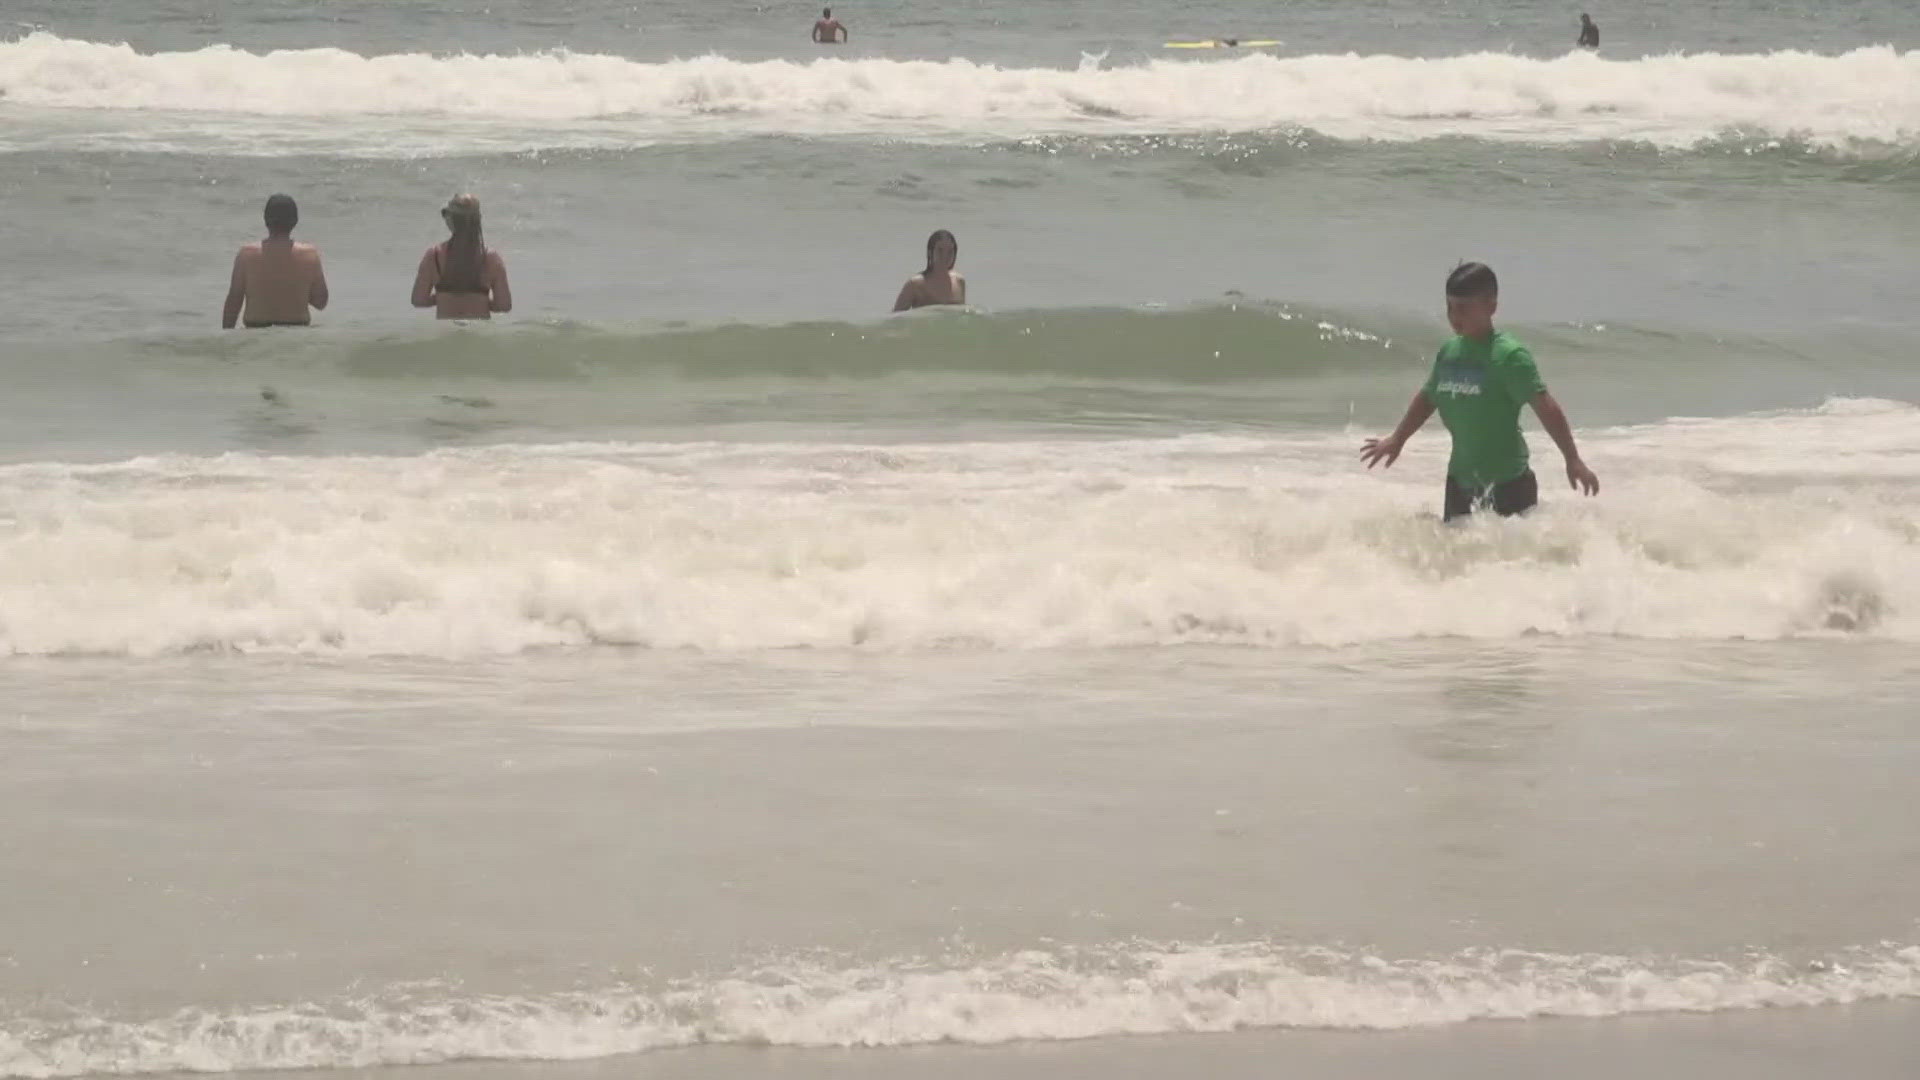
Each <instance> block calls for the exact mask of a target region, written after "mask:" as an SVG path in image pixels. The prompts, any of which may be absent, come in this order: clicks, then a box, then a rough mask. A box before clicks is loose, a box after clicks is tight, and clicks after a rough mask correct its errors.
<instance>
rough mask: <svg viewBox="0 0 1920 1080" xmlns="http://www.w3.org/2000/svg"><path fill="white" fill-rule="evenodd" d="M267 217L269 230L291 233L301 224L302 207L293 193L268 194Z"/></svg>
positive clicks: (271, 231)
mask: <svg viewBox="0 0 1920 1080" xmlns="http://www.w3.org/2000/svg"><path fill="white" fill-rule="evenodd" d="M266 219H267V231H268V232H270V233H290V232H292V231H293V227H294V226H295V225H298V224H300V207H299V206H298V205H296V204H295V203H294V201H293V196H291V195H271V196H268V198H267V212H266Z"/></svg>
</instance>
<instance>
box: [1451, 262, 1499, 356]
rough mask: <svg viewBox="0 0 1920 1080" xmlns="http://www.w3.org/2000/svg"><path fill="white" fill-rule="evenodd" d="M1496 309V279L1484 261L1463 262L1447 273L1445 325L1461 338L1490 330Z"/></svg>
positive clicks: (1491, 329)
mask: <svg viewBox="0 0 1920 1080" xmlns="http://www.w3.org/2000/svg"><path fill="white" fill-rule="evenodd" d="M1499 308H1500V279H1499V278H1497V277H1495V276H1494V273H1493V268H1492V267H1490V266H1488V265H1487V264H1486V263H1477V262H1465V263H1461V264H1460V265H1459V266H1456V267H1454V268H1453V273H1451V274H1448V275H1447V324H1448V325H1449V326H1452V327H1453V332H1454V333H1456V334H1459V335H1461V336H1463V337H1473V338H1478V337H1486V336H1487V335H1488V334H1491V333H1493V313H1494V312H1495V311H1497V310H1499Z"/></svg>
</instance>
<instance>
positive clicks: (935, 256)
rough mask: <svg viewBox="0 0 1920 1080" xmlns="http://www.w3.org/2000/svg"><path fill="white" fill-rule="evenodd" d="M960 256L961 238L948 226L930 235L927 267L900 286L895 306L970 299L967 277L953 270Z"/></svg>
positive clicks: (906, 307) (901, 308) (906, 308)
mask: <svg viewBox="0 0 1920 1080" xmlns="http://www.w3.org/2000/svg"><path fill="white" fill-rule="evenodd" d="M959 258H960V242H959V241H958V240H955V239H954V238H953V234H952V233H950V232H948V231H947V230H945V229H941V230H939V231H937V232H935V233H934V234H933V235H932V236H929V237H927V268H926V269H925V270H922V271H920V272H919V273H918V274H915V275H913V276H912V277H910V278H908V279H907V283H906V284H905V285H902V286H901V287H900V295H899V296H898V297H897V298H895V300H894V301H893V310H895V311H911V310H912V309H914V308H922V307H932V306H934V305H936V304H964V303H966V302H967V279H966V278H963V277H961V276H960V275H959V274H956V273H954V272H953V264H954V262H955V261H956V260H958V259H959Z"/></svg>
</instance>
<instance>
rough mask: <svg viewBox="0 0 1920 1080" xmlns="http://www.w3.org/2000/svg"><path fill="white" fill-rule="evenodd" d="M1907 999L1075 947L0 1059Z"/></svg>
mask: <svg viewBox="0 0 1920 1080" xmlns="http://www.w3.org/2000/svg"><path fill="white" fill-rule="evenodd" d="M1917 994H1920V949H1917V948H1912V947H1909V948H1904V949H1899V950H1893V951H1890V952H1886V953H1883V954H1879V955H1874V954H1863V955H1858V956H1849V957H1846V958H1844V959H1843V960H1837V961H1833V962H1820V963H1815V964H1812V965H1810V966H1807V967H1802V968H1800V969H1798V970H1796V968H1795V966H1794V965H1792V964H1790V963H1785V962H1782V961H1779V960H1776V959H1772V958H1761V959H1756V960H1752V961H1748V962H1746V963H1743V964H1726V963H1701V962H1693V963H1688V962H1680V963H1666V964H1654V965H1651V966H1649V965H1647V964H1645V963H1643V962H1641V961H1636V960H1632V959H1629V958H1625V957H1615V956H1553V955H1540V954H1532V953H1518V952H1503V953H1497V954H1467V955H1461V956H1455V957H1449V958H1446V959H1444V960H1431V961H1419V962H1404V961H1403V962H1388V961H1382V960H1377V959H1374V958H1371V957H1359V958H1356V957H1349V956H1343V955H1340V954H1337V953H1333V952H1330V951H1328V950H1324V949H1310V950H1298V951H1288V950H1280V949H1273V948H1270V947H1260V946H1246V945H1243V946H1232V947H1221V946H1201V947H1197V948H1184V949H1179V950H1177V951H1173V952H1163V951H1156V950H1153V949H1139V950H1136V951H1131V952H1125V953H1119V954H1116V955H1093V956H1076V957H1062V956H1057V955H1054V954H1051V953H1046V952H1038V951H1035V952H1028V953H1022V954H1019V955H1016V956H1011V957H1005V958H1001V959H997V960H994V961H991V962H986V963H981V964H978V965H975V966H970V967H966V968H960V969H954V970H939V969H925V968H907V969H896V970H885V969H881V970H871V971H822V970H810V969H807V968H804V967H800V968H794V967H782V968H774V969H768V970H762V971H755V972H750V973H744V974H742V975H740V976H736V977H730V978H727V979H723V980H719V981H717V982H715V983H713V984H710V985H696V986H686V987H675V988H670V989H666V990H662V991H659V992H657V993H647V992H644V991H639V990H635V989H631V988H625V989H620V990H611V991H604V992H599V993H573V994H565V995H556V996H554V997H550V998H545V999H537V1000H526V999H513V998H478V999H460V998H454V997H446V996H442V994H441V993H440V992H437V991H436V990H435V989H434V988H430V987H416V988H411V989H410V990H409V991H408V992H407V993H405V994H396V995H392V996H389V997H382V998H371V999H368V998H360V999H345V1000H339V1001H328V1002H314V1003H310V1004H302V1005H298V1006H288V1007H284V1008H277V1009H272V1010H261V1011H258V1012H253V1013H248V1014H243V1015H218V1014H205V1013H198V1012H186V1013H181V1014H178V1015H174V1016H170V1017H166V1018H164V1019H157V1020H152V1021H148V1022H145V1023H141V1024H133V1023H127V1022H107V1023H102V1022H101V1021H99V1020H98V1019H97V1018H92V1017H87V1018H81V1019H73V1020H63V1021H52V1022H49V1023H47V1024H46V1025H45V1026H44V1027H43V1028H41V1029H40V1030H37V1031H35V1032H34V1033H33V1034H32V1035H30V1036H29V1037H28V1038H27V1039H24V1040H10V1039H5V1038H0V1069H4V1070H6V1071H5V1075H7V1076H21V1077H35V1078H39V1077H65V1076H84V1075H93V1074H101V1073H106V1074H116V1075H124V1074H136V1075H137V1074H144V1073H155V1072H228V1071H233V1070H242V1069H339V1068H366V1067H368V1066H375V1065H420V1064H433V1063H437V1062H446V1061H461V1060H472V1059H506V1060H535V1061H540V1060H545V1061H566V1060H572V1059H578V1058H592V1057H600V1056H605V1055H613V1054H633V1053H640V1052H644V1051H648V1050H660V1049H667V1048H673V1047H684V1046H697V1045H714V1044H736V1043H743V1044H749V1045H768V1046H797V1047H853V1046H860V1047H879V1046H910V1045H916V1044H925V1043H969V1044H992V1043H1000V1042H1007V1041H1010V1040H1016V1039H1084V1038H1091V1037H1096V1036H1111V1035H1152V1034H1166V1033H1172V1032H1227V1031H1238V1030H1244V1029H1247V1028H1273V1027H1312V1028H1334V1029H1344V1030H1354V1029H1358V1030H1368V1031H1393V1030H1401V1029H1405V1028H1409V1027H1420V1026H1425V1025H1434V1024H1449V1023H1460V1022H1463V1021H1468V1020H1486V1019H1504V1020H1517V1019H1530V1018H1535V1017H1569V1016H1577V1017H1608V1016H1622V1015H1632V1014H1635V1013H1648V1012H1675V1011H1680V1012H1705V1011H1714V1010H1723V1009H1756V1008H1770V1007H1783V1006H1814V1005H1835V1004H1850V1003H1853V1002H1860V1001H1873V1000H1878V999H1885V998H1897V997H1912V996H1915V995H1917Z"/></svg>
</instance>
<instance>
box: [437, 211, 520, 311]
mask: <svg viewBox="0 0 1920 1080" xmlns="http://www.w3.org/2000/svg"><path fill="white" fill-rule="evenodd" d="M440 217H441V218H442V219H444V220H445V221H446V223H447V230H448V232H449V233H450V235H449V236H448V237H447V239H446V240H445V241H443V242H441V243H438V244H435V245H433V246H432V247H430V248H428V249H427V253H426V254H425V255H422V256H421V257H420V272H419V273H417V274H415V275H414V278H413V306H414V307H418V308H428V307H430V308H434V309H436V314H437V315H438V317H439V318H442V319H485V318H489V317H491V316H492V315H493V313H494V312H496V311H497V312H500V313H501V314H505V313H507V312H509V311H512V310H513V290H512V289H510V288H509V287H508V286H507V264H506V261H505V260H504V259H502V258H500V253H499V252H497V251H490V250H488V248H487V244H486V239H485V237H484V236H483V235H482V233H481V231H480V200H479V199H477V198H475V197H474V196H472V195H455V196H454V197H453V198H452V199H450V200H448V202H447V205H446V206H445V207H444V208H442V209H441V211H440Z"/></svg>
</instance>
